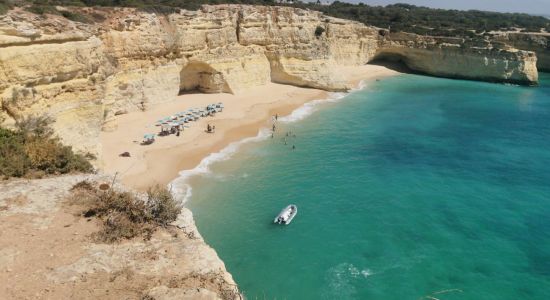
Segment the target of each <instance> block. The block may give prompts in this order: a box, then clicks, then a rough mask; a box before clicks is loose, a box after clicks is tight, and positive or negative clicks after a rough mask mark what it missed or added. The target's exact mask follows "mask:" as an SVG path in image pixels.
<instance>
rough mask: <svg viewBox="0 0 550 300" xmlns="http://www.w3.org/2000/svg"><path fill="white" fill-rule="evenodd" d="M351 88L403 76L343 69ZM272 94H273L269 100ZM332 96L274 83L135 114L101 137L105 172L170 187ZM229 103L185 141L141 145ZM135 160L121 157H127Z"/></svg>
mask: <svg viewBox="0 0 550 300" xmlns="http://www.w3.org/2000/svg"><path fill="white" fill-rule="evenodd" d="M335 71H336V72H339V73H341V74H342V75H343V77H344V78H345V80H346V82H347V83H348V85H349V86H350V87H352V88H357V87H358V85H359V84H360V82H362V81H366V82H368V81H371V80H376V79H380V78H383V77H388V76H395V75H399V74H402V73H400V72H397V71H394V70H390V69H388V68H386V67H383V66H377V65H365V66H359V67H355V66H354V67H338V68H337V70H335ZM266 95H268V96H267V97H266ZM329 95H330V92H327V91H323V90H318V89H311V88H300V87H295V86H289V85H282V84H274V83H270V84H267V85H264V86H258V87H253V88H250V89H249V90H247V91H245V92H243V93H241V94H238V95H230V94H185V95H180V96H177V97H175V98H174V100H173V101H170V102H166V103H164V104H161V105H158V106H156V107H153V108H151V109H150V110H147V111H145V112H131V113H128V114H125V115H121V116H118V117H117V121H118V128H117V129H116V130H114V131H111V132H102V133H101V137H100V140H101V144H102V155H101V157H102V159H101V160H100V169H101V170H102V171H103V172H104V173H107V174H110V175H115V174H117V176H120V177H119V180H120V181H121V182H122V184H124V185H125V186H128V187H130V188H133V189H136V190H138V191H145V190H146V189H147V188H148V187H149V186H151V185H154V184H160V185H168V184H170V183H171V182H172V181H174V180H175V179H177V178H178V177H179V176H180V173H181V172H184V171H192V170H194V169H196V168H197V167H198V166H199V165H200V164H201V162H202V161H203V160H204V159H205V158H207V157H208V156H210V155H211V154H213V153H218V152H220V151H222V150H223V149H225V148H226V147H227V146H229V145H230V144H233V143H235V142H239V141H241V140H243V139H246V138H251V137H255V136H258V132H259V130H260V129H261V128H265V127H268V126H269V127H270V126H271V123H270V120H271V117H272V116H273V115H275V114H278V115H279V116H280V117H284V116H288V115H290V114H291V113H292V112H293V111H294V110H296V109H298V108H300V107H302V106H303V105H304V104H306V103H308V102H311V101H314V100H321V101H323V100H324V99H329ZM216 102H223V103H224V105H225V108H224V110H223V112H221V113H217V114H216V116H214V117H206V118H201V119H199V120H198V121H195V122H192V123H189V125H190V128H186V129H185V130H184V131H183V132H182V134H181V135H180V137H176V136H175V135H168V136H165V137H157V138H156V141H155V143H153V144H152V145H149V146H142V145H139V141H141V137H142V136H143V134H146V133H157V132H158V130H159V129H158V127H154V126H153V125H152V124H153V123H154V122H155V121H156V120H158V119H161V118H163V117H165V116H168V115H171V114H174V113H177V112H179V111H183V110H186V109H189V108H191V107H204V106H206V105H208V104H210V103H216ZM207 124H212V125H215V126H216V133H214V134H208V133H206V132H204V128H206V125H207ZM126 151H128V152H130V154H131V157H119V155H118V154H120V153H122V152H126Z"/></svg>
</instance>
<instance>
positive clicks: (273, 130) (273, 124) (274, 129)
mask: <svg viewBox="0 0 550 300" xmlns="http://www.w3.org/2000/svg"><path fill="white" fill-rule="evenodd" d="M273 132H275V124H273Z"/></svg>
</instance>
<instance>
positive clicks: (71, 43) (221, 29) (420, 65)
mask: <svg viewBox="0 0 550 300" xmlns="http://www.w3.org/2000/svg"><path fill="white" fill-rule="evenodd" d="M73 9H74V10H78V11H79V13H83V14H88V16H90V17H94V16H97V15H99V16H100V18H97V22H95V23H93V24H83V23H77V22H72V21H69V20H67V19H65V18H63V17H61V16H54V15H46V16H37V15H34V14H31V13H29V12H26V11H24V10H22V9H15V10H12V11H10V12H9V13H8V14H7V15H4V16H0V100H1V104H2V106H1V108H2V109H1V110H0V122H2V120H4V121H3V124H4V125H8V126H9V125H10V124H13V123H14V122H15V120H17V119H19V118H23V117H25V116H29V115H33V114H49V115H51V116H52V117H53V118H54V119H55V120H56V123H55V124H54V127H55V128H56V130H57V132H58V134H59V135H60V137H61V138H62V139H63V140H64V141H65V142H67V143H69V144H71V145H73V146H74V147H75V148H76V149H77V150H82V151H89V152H92V153H98V152H99V148H98V147H100V145H99V143H98V137H99V132H100V130H102V129H103V130H112V129H114V128H116V115H118V114H122V113H126V112H129V111H135V110H146V109H148V108H149V107H151V106H154V105H156V104H159V103H161V102H163V101H170V100H172V99H174V97H175V96H177V95H178V93H180V92H182V91H185V92H187V91H189V90H197V91H199V92H205V93H220V92H222V93H240V92H241V91H243V90H246V89H247V88H250V87H252V86H258V85H263V84H266V83H268V82H277V83H285V84H292V85H297V86H306V87H314V88H319V89H325V90H330V91H342V90H346V89H348V88H349V87H348V86H346V83H345V82H344V81H343V80H342V79H341V78H340V77H339V75H338V74H336V73H335V72H332V70H333V67H334V66H336V65H362V64H365V63H368V62H369V61H371V60H372V59H373V58H375V57H380V56H381V55H382V56H383V55H390V54H392V55H399V56H400V57H403V58H404V59H403V60H404V61H405V62H406V64H407V65H408V66H409V67H410V68H412V69H415V70H417V71H421V72H424V73H427V74H432V75H436V76H446V77H460V78H470V79H481V80H489V81H509V82H517V83H527V84H530V83H533V82H536V80H537V78H536V76H537V71H536V66H535V63H536V57H535V55H534V53H532V52H525V51H517V50H515V49H495V48H492V47H490V45H482V46H480V47H477V46H475V45H466V44H465V43H464V42H457V43H455V44H453V43H448V42H446V41H438V40H434V39H430V38H424V37H419V36H414V35H404V36H390V35H389V33H387V32H385V31H384V30H381V29H378V28H374V27H369V26H365V25H363V24H360V23H358V22H353V21H347V20H342V19H337V18H332V17H327V16H324V15H323V14H321V13H319V12H315V11H309V10H301V9H297V8H291V7H272V6H246V5H244V6H243V5H216V6H208V5H207V6H203V7H202V8H201V9H200V10H198V11H186V10H181V11H180V12H179V13H173V14H169V15H160V14H159V15H157V14H154V13H146V12H140V11H137V10H135V9H131V8H102V9H99V8H97V9H94V8H73ZM318 27H320V28H322V29H324V31H323V33H322V34H316V33H315V32H316V29H317V28H318Z"/></svg>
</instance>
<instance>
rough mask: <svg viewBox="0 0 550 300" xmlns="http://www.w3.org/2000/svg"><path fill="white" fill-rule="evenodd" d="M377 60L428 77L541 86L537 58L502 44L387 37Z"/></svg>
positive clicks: (408, 36) (451, 39) (414, 37)
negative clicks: (399, 64) (402, 65)
mask: <svg viewBox="0 0 550 300" xmlns="http://www.w3.org/2000/svg"><path fill="white" fill-rule="evenodd" d="M376 58H385V59H395V60H400V61H402V62H403V63H405V64H406V65H407V67H409V68H410V69H411V70H413V71H416V72H421V73H425V74H430V75H435V76H440V77H449V78H463V79H472V80H483V81H490V82H508V83H516V84H529V85H533V84H536V83H537V82H538V72H537V66H536V63H537V56H536V55H535V53H534V52H529V51H523V50H517V49H514V48H511V47H508V46H507V45H505V44H502V43H496V42H490V41H484V40H481V41H472V40H465V39H461V38H435V37H424V36H419V35H416V34H409V33H392V34H387V35H386V38H385V39H384V40H383V41H382V42H381V46H380V47H379V49H378V51H377V53H376Z"/></svg>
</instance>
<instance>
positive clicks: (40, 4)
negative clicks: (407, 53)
mask: <svg viewBox="0 0 550 300" xmlns="http://www.w3.org/2000/svg"><path fill="white" fill-rule="evenodd" d="M279 2H284V1H279ZM227 3H230V4H253V5H284V6H292V7H299V8H304V9H312V10H318V11H321V12H323V13H325V14H327V15H329V16H334V17H339V18H344V19H350V20H356V21H359V22H362V23H365V24H368V25H374V26H377V27H382V28H389V29H390V30H391V31H393V32H399V31H404V32H412V33H417V34H426V35H436V36H470V37H474V36H476V35H481V34H484V33H487V32H490V31H516V30H521V31H526V32H550V20H549V19H548V18H545V17H541V16H532V15H528V14H523V13H497V12H487V11H478V10H468V11H462V10H449V9H434V8H428V7H420V6H414V5H410V4H394V5H387V6H369V5H365V4H363V3H359V4H352V3H345V2H339V1H336V2H334V3H332V4H331V5H317V4H315V3H313V2H300V1H295V2H294V3H277V1H275V0H0V14H2V13H5V12H6V10H7V9H8V8H10V7H13V6H26V7H27V9H28V10H30V11H32V12H35V13H38V14H43V13H55V14H62V15H64V16H65V17H67V18H69V19H72V20H74V21H83V22H84V21H86V18H83V16H80V15H78V14H75V13H70V12H60V11H57V10H56V9H55V6H56V5H61V6H114V7H137V8H140V9H144V10H147V11H156V12H160V13H168V12H172V11H175V10H177V9H179V8H183V9H189V10H196V9H198V8H199V7H200V6H201V5H203V4H227Z"/></svg>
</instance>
